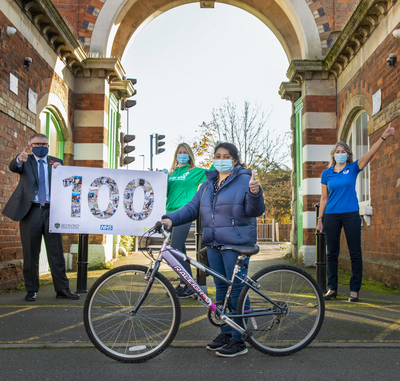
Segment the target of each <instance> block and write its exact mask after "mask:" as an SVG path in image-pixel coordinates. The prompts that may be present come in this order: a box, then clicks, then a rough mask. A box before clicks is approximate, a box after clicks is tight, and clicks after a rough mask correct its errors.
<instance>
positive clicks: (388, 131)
mask: <svg viewBox="0 0 400 381" xmlns="http://www.w3.org/2000/svg"><path fill="white" fill-rule="evenodd" d="M394 132H395V131H394V127H392V123H389V126H388V128H387V129H386V130H385V132H384V133H383V134H382V137H383V138H384V139H387V138H388V137H389V136H393V135H394Z"/></svg>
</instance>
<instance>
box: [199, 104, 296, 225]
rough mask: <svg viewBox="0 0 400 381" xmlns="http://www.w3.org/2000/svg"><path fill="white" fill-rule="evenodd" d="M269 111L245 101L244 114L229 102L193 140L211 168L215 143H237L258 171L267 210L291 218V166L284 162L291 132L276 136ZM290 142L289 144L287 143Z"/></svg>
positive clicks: (270, 214) (283, 219)
mask: <svg viewBox="0 0 400 381" xmlns="http://www.w3.org/2000/svg"><path fill="white" fill-rule="evenodd" d="M269 115H270V112H269V113H268V114H266V113H264V112H261V111H260V108H259V107H257V105H256V106H255V108H252V107H251V104H250V102H248V101H245V102H244V107H243V111H242V113H241V115H238V113H237V110H236V105H235V104H233V103H232V102H230V101H229V99H228V98H226V99H225V103H224V104H223V105H222V106H220V107H219V108H218V109H215V108H214V109H213V111H212V121H211V122H209V123H205V122H203V123H202V125H201V126H200V131H201V133H200V139H199V140H196V141H195V142H194V143H193V144H192V147H193V152H194V154H195V155H196V156H197V158H198V159H199V161H200V162H199V166H202V167H204V168H209V167H210V165H211V164H212V162H213V154H214V147H215V146H216V145H217V144H218V142H220V141H224V142H230V143H233V144H235V145H236V147H237V148H238V150H239V153H240V157H241V160H242V162H243V164H244V165H245V166H246V167H250V168H251V169H252V170H253V171H254V172H255V173H256V177H257V180H258V182H259V183H260V185H261V187H262V188H263V190H264V192H265V194H264V198H265V199H266V203H265V205H266V214H267V215H268V217H270V218H274V219H275V220H277V221H278V222H281V223H283V222H287V221H288V220H290V203H291V186H290V169H289V168H288V167H287V166H286V165H285V164H284V163H285V161H286V160H287V158H288V157H289V152H288V151H289V150H288V147H289V146H290V144H287V143H288V140H289V139H290V138H289V136H288V135H286V136H283V137H276V138H273V137H272V134H271V129H270V127H269V126H268V125H267V122H268V118H269ZM285 143H286V144H285Z"/></svg>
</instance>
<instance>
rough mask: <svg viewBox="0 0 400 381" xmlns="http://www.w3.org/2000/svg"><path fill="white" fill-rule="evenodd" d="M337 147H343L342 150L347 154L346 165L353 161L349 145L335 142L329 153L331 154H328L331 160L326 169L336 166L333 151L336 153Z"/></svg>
mask: <svg viewBox="0 0 400 381" xmlns="http://www.w3.org/2000/svg"><path fill="white" fill-rule="evenodd" d="M338 146H341V147H343V149H344V150H345V151H346V152H347V154H348V156H347V162H348V163H352V162H353V161H354V160H353V152H352V151H351V149H350V147H349V145H348V144H347V143H346V142H342V141H340V142H337V143H336V144H335V146H334V147H333V150H332V151H331V154H330V155H331V158H330V162H329V166H328V168H330V167H333V166H334V165H335V164H336V160H335V151H336V149H337V147H338Z"/></svg>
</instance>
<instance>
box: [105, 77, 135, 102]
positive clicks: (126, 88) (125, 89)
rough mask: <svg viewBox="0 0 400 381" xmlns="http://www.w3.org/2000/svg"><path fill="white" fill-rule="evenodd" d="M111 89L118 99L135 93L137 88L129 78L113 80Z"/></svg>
mask: <svg viewBox="0 0 400 381" xmlns="http://www.w3.org/2000/svg"><path fill="white" fill-rule="evenodd" d="M110 91H111V92H112V93H113V94H114V95H115V96H116V98H117V99H126V98H129V97H131V96H132V95H134V94H135V89H134V87H133V85H132V82H131V81H130V80H129V79H123V80H114V81H112V82H111V83H110Z"/></svg>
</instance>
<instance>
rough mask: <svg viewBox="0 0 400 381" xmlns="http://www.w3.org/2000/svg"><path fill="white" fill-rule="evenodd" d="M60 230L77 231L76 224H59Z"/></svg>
mask: <svg viewBox="0 0 400 381" xmlns="http://www.w3.org/2000/svg"><path fill="white" fill-rule="evenodd" d="M61 229H79V225H78V224H61Z"/></svg>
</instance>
